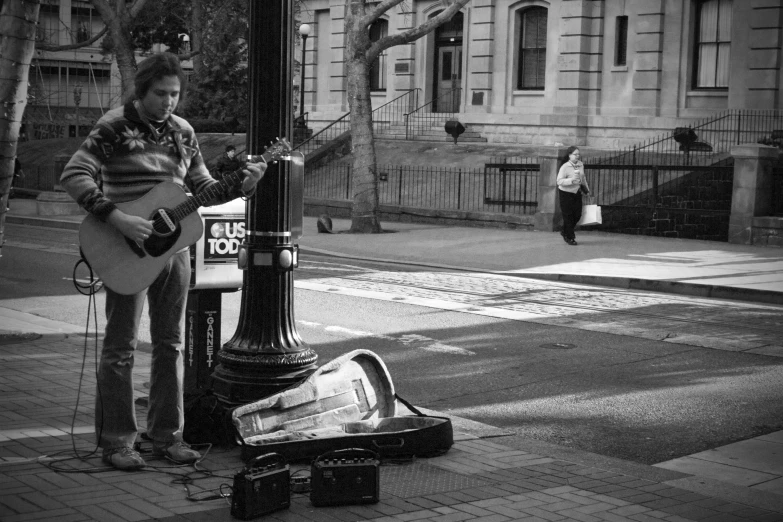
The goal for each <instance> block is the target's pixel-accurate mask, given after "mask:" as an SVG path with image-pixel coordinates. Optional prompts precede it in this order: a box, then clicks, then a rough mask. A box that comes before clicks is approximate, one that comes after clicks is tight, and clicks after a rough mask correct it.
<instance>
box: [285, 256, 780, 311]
mask: <svg viewBox="0 0 783 522" xmlns="http://www.w3.org/2000/svg"><path fill="white" fill-rule="evenodd" d="M299 250H300V252H302V253H304V252H312V253H315V254H320V255H323V256H329V257H339V258H348V259H353V260H357V261H372V262H377V263H386V264H392V265H394V264H398V265H414V266H421V267H428V268H438V269H446V270H455V271H461V272H479V273H484V274H494V275H504V276H511V277H521V278H529V279H540V280H544V281H556V282H562V283H576V284H584V285H596V286H610V287H615V288H625V289H629V290H643V291H647V292H661V293H667V294H679V295H689V296H694V297H705V298H712V299H733V300H736V301H748V302H752V303H767V304H778V305H779V304H783V294H780V293H779V292H771V291H768V290H755V289H752V288H734V287H730V286H719V285H700V284H694V283H682V282H679V281H666V280H657V279H638V278H631V277H611V276H597V275H579V274H552V273H528V272H513V273H511V272H504V271H498V270H487V269H484V268H470V267H461V266H452V265H441V264H436V263H424V262H421V261H411V260H390V259H380V258H377V257H367V256H356V255H350V254H343V253H340V252H332V251H329V250H323V249H319V248H311V247H302V246H300V247H299Z"/></svg>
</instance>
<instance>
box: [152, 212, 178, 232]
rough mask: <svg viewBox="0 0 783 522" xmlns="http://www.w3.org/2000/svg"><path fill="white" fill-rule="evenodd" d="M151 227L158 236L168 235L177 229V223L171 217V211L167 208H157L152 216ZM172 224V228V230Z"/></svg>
mask: <svg viewBox="0 0 783 522" xmlns="http://www.w3.org/2000/svg"><path fill="white" fill-rule="evenodd" d="M151 220H152V229H153V230H154V232H155V234H156V235H158V236H164V237H165V236H168V235H169V234H171V233H173V232H174V231H176V230H179V225H178V224H175V223H176V222H175V221H174V219H172V217H171V213H170V212H169V211H168V210H167V209H158V210H156V211H155V212H154V213H153V214H152V216H151ZM172 226H173V227H174V230H172Z"/></svg>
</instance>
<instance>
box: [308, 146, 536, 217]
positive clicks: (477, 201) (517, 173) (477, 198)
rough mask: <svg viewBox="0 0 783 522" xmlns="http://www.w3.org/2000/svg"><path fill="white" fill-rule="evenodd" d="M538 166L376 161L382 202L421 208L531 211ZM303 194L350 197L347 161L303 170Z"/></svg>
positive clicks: (379, 194)
mask: <svg viewBox="0 0 783 522" xmlns="http://www.w3.org/2000/svg"><path fill="white" fill-rule="evenodd" d="M538 173H539V165H538V163H537V162H535V160H533V159H531V160H530V162H529V163H526V164H515V165H505V164H504V165H487V166H485V167H474V168H443V167H418V166H410V165H379V166H378V180H379V181H378V198H379V202H380V203H381V204H382V205H399V206H405V207H415V208H423V209H437V210H466V211H476V212H494V213H508V214H535V212H536V209H537V200H538ZM304 192H305V196H307V197H313V198H318V199H336V200H347V201H350V200H352V199H353V194H352V168H351V165H345V164H339V165H336V164H332V165H327V166H324V167H319V168H314V169H312V170H307V171H306V172H305V188H304Z"/></svg>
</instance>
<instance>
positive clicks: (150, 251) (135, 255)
mask: <svg viewBox="0 0 783 522" xmlns="http://www.w3.org/2000/svg"><path fill="white" fill-rule="evenodd" d="M187 201H188V195H187V194H186V193H185V191H184V190H183V189H182V187H180V186H179V185H176V184H175V183H170V182H164V183H159V184H158V185H155V187H153V188H152V190H150V191H149V192H148V193H147V194H145V195H144V196H143V197H142V198H139V199H137V200H135V201H129V202H127V203H118V204H117V208H118V209H120V210H121V211H123V212H125V213H126V214H131V215H134V216H139V217H143V218H146V219H150V220H152V219H153V217H154V216H156V215H158V210H159V209H167V210H168V209H173V208H174V207H176V206H177V205H179V204H182V203H185V202H187ZM169 215H170V214H169ZM162 221H163V220H161V219H159V218H158V219H156V224H155V233H153V234H152V235H151V236H150V238H149V239H147V240H146V241H145V242H144V243H142V244H138V243H135V242H133V241H131V240H129V239H128V238H126V237H125V236H124V235H122V234H121V233H120V232H119V231H118V230H117V229H116V228H114V227H113V226H112V225H110V224H109V223H104V222H103V221H101V220H100V219H98V218H96V217H95V216H93V215H92V214H88V215H87V217H85V218H84V221H82V224H81V227H80V228H79V242H80V246H81V250H82V255H83V256H84V258H85V259H86V260H87V263H89V265H90V267H91V268H92V270H93V271H94V272H95V273H96V274H98V277H100V278H101V280H102V281H103V283H104V284H105V285H106V286H107V287H109V288H111V289H112V290H113V291H115V292H117V293H118V294H124V295H131V294H135V293H137V292H140V291H142V290H144V289H145V288H147V287H149V286H150V285H151V284H152V282H153V281H155V278H156V277H158V274H160V273H161V271H162V270H163V267H164V266H166V263H167V262H168V260H169V258H171V256H172V255H174V254H175V253H176V252H178V251H180V250H182V249H183V248H185V247H188V246H190V245H192V244H193V243H195V242H196V241H198V239H199V238H200V237H201V235H202V234H203V232H204V224H203V222H202V221H201V216H200V215H199V214H198V213H197V212H193V213H191V214H188V215H186V216H185V217H183V218H182V219H180V220H179V221H177V222H176V223H175V226H176V229H175V230H173V231H172V230H171V229H170V228H169V227H167V226H162V225H163V222H162Z"/></svg>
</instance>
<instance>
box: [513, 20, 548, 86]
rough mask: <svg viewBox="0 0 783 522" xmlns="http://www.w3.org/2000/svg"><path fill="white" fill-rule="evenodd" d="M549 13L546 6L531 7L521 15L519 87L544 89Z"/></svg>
mask: <svg viewBox="0 0 783 522" xmlns="http://www.w3.org/2000/svg"><path fill="white" fill-rule="evenodd" d="M547 14H548V11H547V9H546V8H544V7H531V8H529V9H525V10H524V11H522V12H521V14H520V16H519V23H520V25H519V26H520V29H521V30H520V34H519V49H518V60H519V61H518V64H517V89H525V90H543V89H544V80H545V76H546V24H547Z"/></svg>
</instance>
